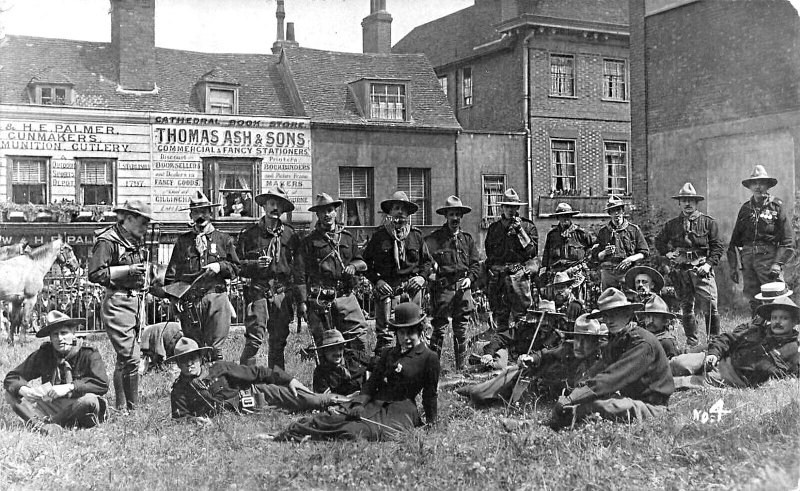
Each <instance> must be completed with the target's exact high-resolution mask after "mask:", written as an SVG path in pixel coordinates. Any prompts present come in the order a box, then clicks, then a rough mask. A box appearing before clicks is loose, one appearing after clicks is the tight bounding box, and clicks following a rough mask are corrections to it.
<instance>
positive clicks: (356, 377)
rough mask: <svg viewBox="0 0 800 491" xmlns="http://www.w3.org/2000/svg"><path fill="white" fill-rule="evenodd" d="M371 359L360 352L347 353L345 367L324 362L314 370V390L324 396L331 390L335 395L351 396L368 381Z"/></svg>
mask: <svg viewBox="0 0 800 491" xmlns="http://www.w3.org/2000/svg"><path fill="white" fill-rule="evenodd" d="M368 370H369V358H368V356H367V355H366V354H364V353H363V352H360V351H354V352H349V353H345V362H344V364H343V365H333V364H331V363H328V362H326V361H324V360H321V361H320V364H319V365H317V368H315V369H314V376H313V384H312V385H313V389H314V392H316V393H318V394H322V393H323V392H325V391H326V390H330V392H331V393H333V394H342V395H350V394H352V393H353V392H356V391H360V390H361V386H362V385H364V382H366V381H367V371H368Z"/></svg>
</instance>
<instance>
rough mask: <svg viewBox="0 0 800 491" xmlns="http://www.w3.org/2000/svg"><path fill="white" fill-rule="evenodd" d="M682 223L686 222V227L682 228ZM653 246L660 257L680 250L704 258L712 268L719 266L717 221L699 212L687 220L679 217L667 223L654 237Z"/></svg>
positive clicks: (719, 244) (719, 242)
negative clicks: (654, 245)
mask: <svg viewBox="0 0 800 491" xmlns="http://www.w3.org/2000/svg"><path fill="white" fill-rule="evenodd" d="M684 221H688V225H689V226H688V227H685V226H684ZM687 228H688V230H687ZM655 244H656V249H658V252H659V254H661V255H662V256H663V255H665V254H666V253H667V252H670V251H674V250H676V249H679V248H682V249H686V250H687V251H691V252H693V253H695V254H696V255H697V256H698V257H705V258H706V261H707V262H708V263H710V264H711V265H712V266H716V265H717V264H719V260H720V258H721V257H722V251H723V247H722V241H721V240H720V238H719V228H718V227H717V221H716V220H714V219H713V218H711V217H710V216H708V215H705V214H703V213H700V212H697V213H695V214H694V215H693V216H691V217H689V218H687V219H685V218H684V217H683V215H681V216H678V217H676V218H673V219H672V220H670V221H668V222H667V224H666V225H664V228H663V229H662V230H661V232H660V233H659V234H658V236H657V237H656V240H655Z"/></svg>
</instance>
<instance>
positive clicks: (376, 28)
mask: <svg viewBox="0 0 800 491" xmlns="http://www.w3.org/2000/svg"><path fill="white" fill-rule="evenodd" d="M369 10H370V14H369V15H368V16H366V17H364V20H362V21H361V31H362V36H363V39H362V42H363V51H364V53H391V52H392V16H391V14H389V12H387V11H386V0H370V6H369Z"/></svg>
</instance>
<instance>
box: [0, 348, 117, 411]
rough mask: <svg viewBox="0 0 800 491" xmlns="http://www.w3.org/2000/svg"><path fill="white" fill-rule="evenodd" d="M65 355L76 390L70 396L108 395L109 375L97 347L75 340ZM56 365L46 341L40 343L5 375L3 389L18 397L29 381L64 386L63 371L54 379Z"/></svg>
mask: <svg viewBox="0 0 800 491" xmlns="http://www.w3.org/2000/svg"><path fill="white" fill-rule="evenodd" d="M78 343H79V344H78V345H77V346H75V347H74V348H73V349H72V350H70V352H69V353H68V354H67V358H66V362H67V363H68V364H69V367H70V368H71V370H72V383H73V384H74V385H75V390H74V391H73V392H72V397H75V398H77V397H81V396H82V395H84V394H97V395H103V394H105V393H106V392H108V375H107V374H106V364H105V363H104V362H103V358H102V357H101V356H100V352H99V351H97V349H96V348H94V347H93V346H90V345H88V344H83V343H82V342H81V341H78ZM58 366H59V360H58V359H57V356H56V352H55V349H53V345H52V344H50V342H49V341H47V342H45V343H42V345H41V346H40V347H39V349H38V350H36V351H34V352H33V353H31V355H30V356H28V357H27V358H26V359H25V361H23V362H22V363H21V364H20V365H19V366H18V367H17V368H15V369H13V370H11V371H10V372H8V375H6V378H5V380H4V381H3V387H5V389H6V391H8V393H9V394H11V395H13V396H15V397H19V389H20V388H21V387H22V386H24V385H28V382H30V381H32V380H36V379H37V378H38V379H41V381H42V383H43V384H46V383H51V384H53V385H56V384H62V383H66V380H65V373H63V370H64V368H63V367H61V369H60V370H61V371H60V372H59V373H60V375H59V377H60V380H55V374H56V368H57V367H58Z"/></svg>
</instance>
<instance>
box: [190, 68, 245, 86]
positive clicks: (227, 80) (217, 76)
mask: <svg viewBox="0 0 800 491" xmlns="http://www.w3.org/2000/svg"><path fill="white" fill-rule="evenodd" d="M200 80H202V81H203V82H212V83H221V84H231V85H241V84H240V83H239V81H238V80H236V79H235V78H233V76H232V75H231V74H229V73H228V72H226V71H225V70H223V69H222V68H220V67H214V69H213V70H211V71H210V72H208V73H206V74H204V75H203V76H202V77H200Z"/></svg>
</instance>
